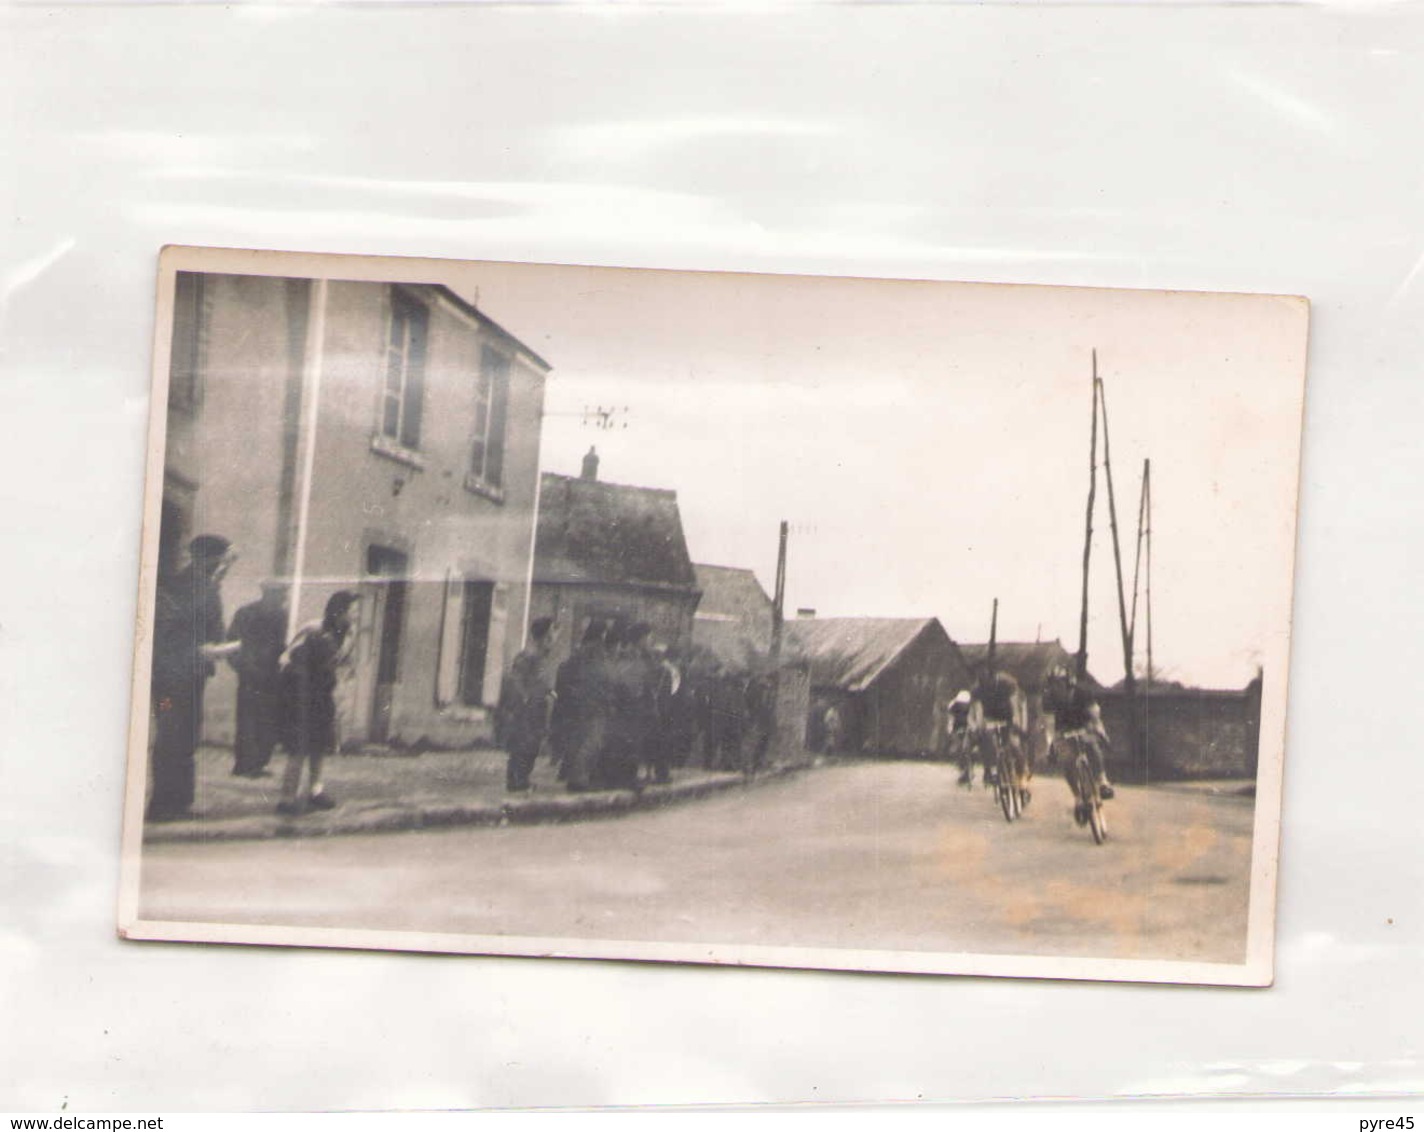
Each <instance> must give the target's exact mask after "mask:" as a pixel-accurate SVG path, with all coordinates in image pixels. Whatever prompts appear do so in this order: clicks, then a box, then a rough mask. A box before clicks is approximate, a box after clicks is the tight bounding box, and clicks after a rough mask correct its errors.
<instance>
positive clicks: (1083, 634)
mask: <svg viewBox="0 0 1424 1132" xmlns="http://www.w3.org/2000/svg"><path fill="white" fill-rule="evenodd" d="M1097 494H1098V351H1097V350H1096V349H1095V350H1094V351H1093V432H1092V445H1091V447H1090V448H1089V450H1088V518H1087V533H1086V534H1085V535H1084V537H1083V608H1082V615H1081V617H1080V619H1079V622H1078V677H1079V679H1081V678H1083V677H1084V676H1086V675H1087V674H1088V563H1089V560H1090V559H1091V557H1092V551H1093V501H1094V499H1095V498H1096V497H1097Z"/></svg>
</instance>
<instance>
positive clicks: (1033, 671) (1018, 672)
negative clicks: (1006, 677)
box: [959, 639, 1099, 691]
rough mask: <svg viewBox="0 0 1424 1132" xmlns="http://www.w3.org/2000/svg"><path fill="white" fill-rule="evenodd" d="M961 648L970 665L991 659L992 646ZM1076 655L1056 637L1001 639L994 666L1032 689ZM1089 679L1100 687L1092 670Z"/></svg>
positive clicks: (1037, 687)
mask: <svg viewBox="0 0 1424 1132" xmlns="http://www.w3.org/2000/svg"><path fill="white" fill-rule="evenodd" d="M959 651H960V652H961V653H963V654H964V659H965V661H966V662H968V664H969V667H970V668H973V669H976V670H977V669H978V668H979V666H980V665H982V664H983V663H984V662H985V661H986V660H988V659H989V646H988V645H987V644H979V645H963V644H962V645H960V646H959ZM1074 659H1075V658H1074V656H1073V654H1072V653H1070V652H1069V651H1068V650H1067V649H1065V648H1064V647H1063V642H1062V641H1060V640H1056V639H1055V640H1052V641H999V642H998V643H996V644H995V645H994V666H995V667H996V668H999V669H1002V670H1003V671H1005V672H1008V673H1009V674H1010V675H1012V676H1013V678H1014V679H1015V680H1017V681H1018V682H1019V686H1020V687H1022V688H1025V689H1029V690H1034V691H1036V690H1038V689H1039V688H1042V687H1043V685H1044V682H1045V681H1047V679H1048V674H1049V673H1050V672H1052V671H1053V668H1054V666H1055V665H1058V664H1066V665H1069V666H1071V665H1072V664H1073V663H1074ZM1088 681H1089V682H1090V683H1091V685H1092V686H1093V687H1094V688H1096V687H1099V684H1098V682H1097V681H1096V680H1094V679H1093V677H1092V674H1091V673H1089V675H1088Z"/></svg>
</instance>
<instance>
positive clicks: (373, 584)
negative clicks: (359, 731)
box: [364, 546, 410, 743]
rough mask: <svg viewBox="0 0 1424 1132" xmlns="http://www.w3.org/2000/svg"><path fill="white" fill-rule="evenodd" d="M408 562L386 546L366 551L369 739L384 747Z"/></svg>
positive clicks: (398, 666)
mask: <svg viewBox="0 0 1424 1132" xmlns="http://www.w3.org/2000/svg"><path fill="white" fill-rule="evenodd" d="M409 579H410V558H409V557H408V556H407V555H405V554H403V553H402V552H401V551H399V550H395V549H392V548H391V547H388V546H372V547H369V548H368V549H367V551H366V585H365V587H364V588H365V589H366V591H367V595H368V597H369V599H370V604H371V624H372V626H373V628H374V630H375V634H376V639H375V641H374V642H373V643H374V647H375V657H376V682H375V685H374V690H373V692H372V696H371V725H370V732H369V733H370V739H371V742H373V743H387V742H389V741H390V738H391V721H392V720H391V716H392V710H393V707H394V703H395V689H396V684H397V683H398V682H399V680H400V671H401V639H402V637H403V635H404V632H405V608H406V600H407V597H408V596H409V590H410V580H409Z"/></svg>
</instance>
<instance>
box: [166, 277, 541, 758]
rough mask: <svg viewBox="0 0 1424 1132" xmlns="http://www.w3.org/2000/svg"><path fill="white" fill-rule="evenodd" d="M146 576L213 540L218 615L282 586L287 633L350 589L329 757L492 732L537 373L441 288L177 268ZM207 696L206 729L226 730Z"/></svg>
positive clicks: (527, 476) (228, 710)
mask: <svg viewBox="0 0 1424 1132" xmlns="http://www.w3.org/2000/svg"><path fill="white" fill-rule="evenodd" d="M175 300H176V301H175V316H174V327H173V338H172V355H171V359H170V367H169V368H170V382H169V390H168V402H169V408H168V429H167V447H166V451H165V462H164V489H163V516H162V527H161V532H160V554H159V570H160V574H162V573H166V572H169V571H171V570H173V569H175V568H177V567H178V566H180V565H181V557H182V548H183V546H184V545H185V544H186V542H187V540H188V539H189V538H190V537H192V536H193V535H196V534H200V533H212V534H220V535H223V536H224V537H226V538H228V539H230V540H231V541H232V543H233V544H234V548H235V550H236V551H237V553H238V556H239V557H238V559H237V561H236V563H235V565H234V566H233V568H232V570H231V572H230V573H229V574H228V577H227V578H226V580H225V582H224V584H223V597H224V605H225V612H226V615H227V617H228V618H229V619H231V616H232V613H233V612H234V611H235V610H236V609H237V608H238V607H239V606H240V605H242V604H244V603H246V602H247V601H251V600H254V599H255V598H256V597H257V593H258V586H259V584H260V583H261V582H262V581H264V580H266V579H269V578H276V579H282V580H285V581H287V582H288V584H289V586H290V592H291V605H292V617H291V624H292V626H293V627H295V626H296V625H299V624H301V623H304V622H306V621H310V620H314V619H317V618H319V617H320V616H321V612H322V609H323V606H324V604H325V602H326V599H327V598H328V597H329V596H330V595H331V594H332V593H333V592H335V591H336V590H338V589H356V590H358V591H359V592H360V593H361V594H362V597H363V600H362V602H361V603H360V606H359V616H358V624H357V632H356V637H355V649H354V653H353V662H352V665H351V668H350V674H349V679H347V681H346V682H345V684H344V685H343V688H342V690H341V697H342V701H343V702H342V705H341V715H342V737H343V741H344V743H345V744H346V745H359V744H365V743H372V744H394V745H419V744H431V745H463V744H466V743H470V742H473V741H476V740H478V739H480V738H483V737H484V736H485V735H486V734H487V733H488V728H489V714H490V710H491V707H492V705H493V704H494V703H495V702H496V701H497V699H498V695H499V686H500V679H501V674H502V673H503V671H504V669H505V667H506V666H507V664H508V662H509V660H510V659H512V657H513V656H514V654H515V653H516V652H517V651H518V650H519V648H520V647H521V645H522V638H523V625H524V624H525V619H526V615H527V605H528V595H529V588H528V581H529V571H530V565H531V554H532V544H533V525H534V508H535V494H536V488H537V483H538V462H539V421H540V417H541V413H542V408H543V398H544V383H545V379H546V376H547V374H548V371H549V366H548V364H547V363H546V362H544V361H543V360H542V359H541V358H539V357H538V355H536V354H535V353H533V351H531V350H530V349H528V348H527V347H526V346H524V345H523V344H522V343H521V342H520V341H519V340H518V339H516V338H514V337H513V336H512V335H510V334H509V333H508V332H506V331H505V330H504V329H503V328H501V327H500V326H499V325H497V324H496V323H495V322H493V321H492V320H491V319H489V318H488V317H487V316H485V315H484V314H483V313H481V312H480V311H479V310H478V309H476V308H475V307H474V306H473V305H471V304H470V303H468V302H466V301H465V300H464V299H462V298H460V297H459V296H458V295H456V294H455V293H454V292H452V291H450V290H449V289H447V288H445V287H443V286H439V285H428V284H421V285H407V284H391V283H376V282H356V281H337V280H330V281H328V280H310V279H283V278H274V277H268V276H247V275H214V274H193V273H179V275H178V278H177V284H176V294H175ZM233 688H234V681H233V678H232V676H231V674H230V673H228V672H226V671H220V672H219V673H218V676H217V678H216V679H215V680H214V681H213V682H212V683H211V684H210V685H209V689H208V695H207V699H206V703H207V708H206V718H205V738H206V739H207V740H208V741H224V740H228V739H230V738H231V734H232V728H233V705H234V690H233Z"/></svg>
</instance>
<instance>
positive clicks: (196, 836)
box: [143, 763, 812, 845]
mask: <svg viewBox="0 0 1424 1132" xmlns="http://www.w3.org/2000/svg"><path fill="white" fill-rule="evenodd" d="M811 765H812V764H810V763H797V764H792V765H787V766H777V767H772V768H770V769H768V770H765V771H762V772H761V773H759V774H757V775H756V776H755V777H751V778H748V777H747V776H745V775H741V774H731V773H728V774H721V775H718V776H717V777H715V778H703V779H699V780H697V781H694V782H672V783H669V784H668V785H665V786H649V787H647V788H645V789H643V790H636V791H635V790H600V791H592V792H589V793H587V794H546V795H535V796H531V797H524V798H513V799H508V800H505V801H503V802H476V803H459V802H456V803H441V804H426V805H410V804H402V803H387V802H375V803H365V804H359V803H358V804H351V805H346V806H342V807H339V808H337V809H335V810H328V811H324V812H320V813H309V814H304V815H302V816H300V817H284V816H280V815H277V814H254V815H251V816H244V817H236V818H219V819H215V820H205V819H203V818H195V819H193V820H191V821H183V822H169V823H164V824H161V825H150V826H147V827H145V829H144V834H143V840H144V844H145V845H162V844H173V843H189V844H192V843H203V842H209V841H258V840H271V839H277V838H314V837H343V836H356V835H360V834H369V833H408V832H412V831H415V830H421V829H452V828H467V827H480V826H487V827H488V826H504V825H543V824H558V823H561V822H571V821H590V820H598V819H602V818H613V817H621V816H623V815H625V814H630V813H635V812H638V811H641V810H653V809H660V808H662V807H664V806H669V805H677V804H679V803H682V802H691V801H696V800H697V799H700V798H705V797H708V796H710V795H712V794H721V793H725V792H726V791H728V790H732V789H735V788H737V787H739V786H740V787H743V788H751V787H753V786H757V785H760V784H762V783H766V782H773V781H776V780H778V779H782V778H785V777H788V776H789V775H792V774H795V773H798V772H799V771H803V770H807V769H809V768H810V766H811Z"/></svg>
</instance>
